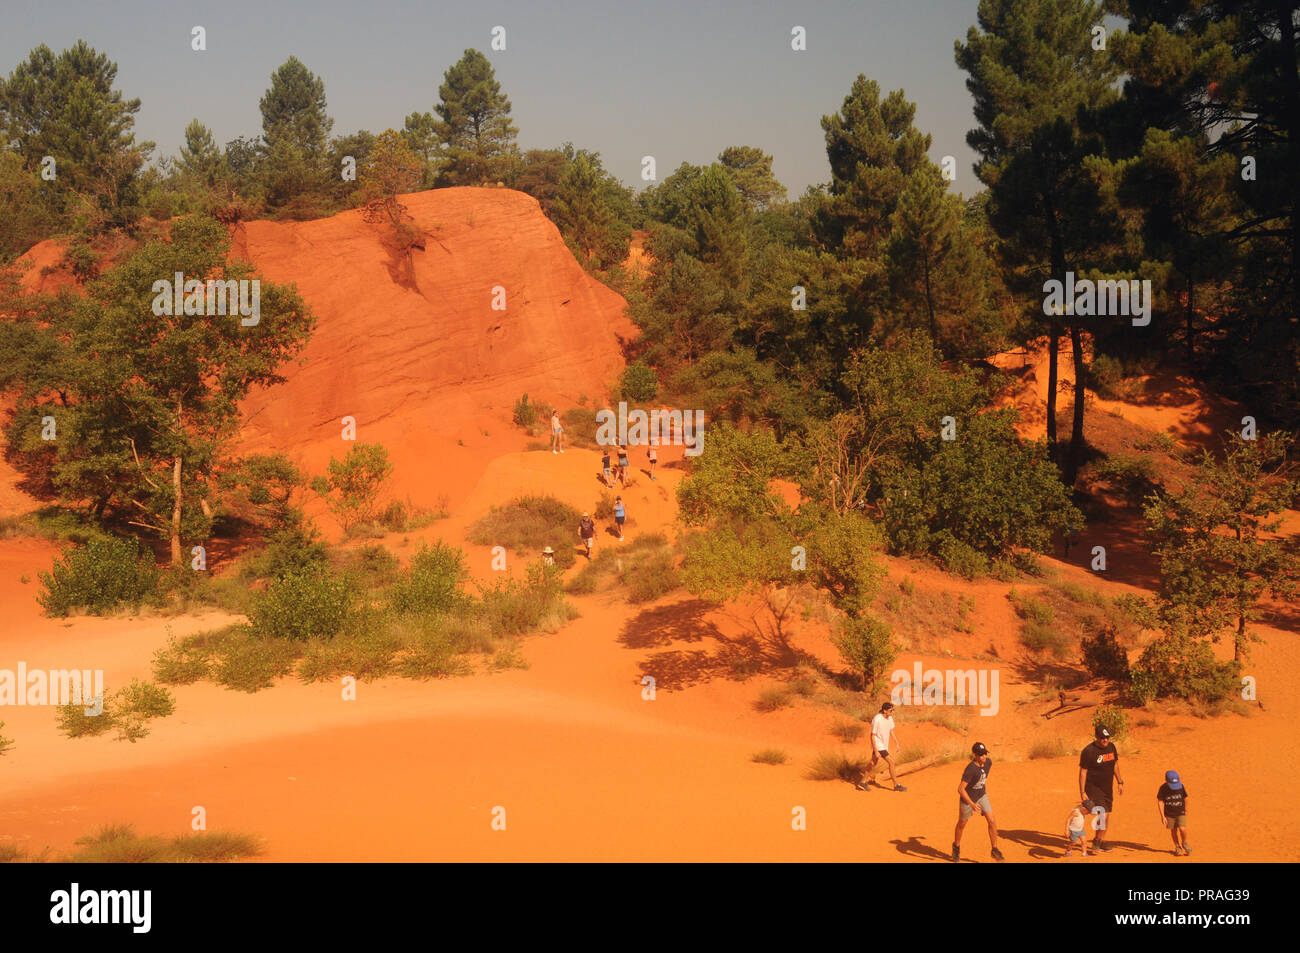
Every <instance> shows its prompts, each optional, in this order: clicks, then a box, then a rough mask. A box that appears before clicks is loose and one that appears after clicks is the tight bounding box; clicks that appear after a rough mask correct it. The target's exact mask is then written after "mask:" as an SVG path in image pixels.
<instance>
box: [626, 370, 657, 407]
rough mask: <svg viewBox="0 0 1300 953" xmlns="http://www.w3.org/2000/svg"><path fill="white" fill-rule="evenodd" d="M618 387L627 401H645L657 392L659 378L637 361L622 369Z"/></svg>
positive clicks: (652, 397) (653, 396) (653, 397)
mask: <svg viewBox="0 0 1300 953" xmlns="http://www.w3.org/2000/svg"><path fill="white" fill-rule="evenodd" d="M619 389H620V391H621V393H622V396H623V399H624V400H626V401H628V402H629V403H645V402H646V401H651V400H654V399H655V397H656V396H658V394H659V378H658V377H657V376H655V372H654V370H652V369H651V368H650V367H649V366H647V365H645V364H643V363H641V362H640V361H637V362H635V363H633V364H629V365H628V366H627V367H626V368H625V369H624V371H623V377H622V380H621V381H620V383H619Z"/></svg>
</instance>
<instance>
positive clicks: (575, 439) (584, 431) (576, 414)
mask: <svg viewBox="0 0 1300 953" xmlns="http://www.w3.org/2000/svg"><path fill="white" fill-rule="evenodd" d="M560 422H561V423H562V424H563V425H564V443H565V446H569V447H586V448H587V449H595V448H597V447H599V446H600V445H599V444H597V443H596V412H595V411H594V410H590V409H588V408H585V407H571V408H569V409H568V410H566V411H565V412H564V413H562V414H560Z"/></svg>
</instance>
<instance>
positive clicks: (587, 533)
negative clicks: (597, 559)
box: [578, 513, 596, 562]
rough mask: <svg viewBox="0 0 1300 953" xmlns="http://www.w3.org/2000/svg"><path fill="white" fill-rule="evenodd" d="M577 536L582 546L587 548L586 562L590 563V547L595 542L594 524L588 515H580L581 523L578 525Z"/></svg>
mask: <svg viewBox="0 0 1300 953" xmlns="http://www.w3.org/2000/svg"><path fill="white" fill-rule="evenodd" d="M578 535H579V536H581V537H582V545H583V546H585V547H586V548H587V562H591V547H592V546H593V545H594V544H595V542H596V523H595V521H594V520H592V518H591V515H590V514H589V513H583V514H582V522H581V523H579V524H578Z"/></svg>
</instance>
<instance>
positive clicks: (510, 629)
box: [481, 563, 569, 635]
mask: <svg viewBox="0 0 1300 953" xmlns="http://www.w3.org/2000/svg"><path fill="white" fill-rule="evenodd" d="M481 605H482V611H483V614H484V618H486V619H487V620H488V623H489V625H490V626H491V629H492V632H493V634H494V635H522V634H524V633H525V632H531V631H536V630H537V629H539V628H547V627H554V628H558V627H559V625H560V624H563V622H564V621H567V620H568V618H569V616H568V611H567V605H566V603H565V601H564V596H563V593H562V590H561V579H560V573H559V571H558V570H557V569H555V568H554V567H548V566H543V565H542V564H541V563H534V564H533V565H531V566H529V567H528V573H527V578H526V579H524V580H523V581H520V580H518V579H514V578H508V579H502V580H500V581H499V582H497V583H496V584H495V585H493V586H490V587H488V588H486V589H484V590H483V592H482V603H481Z"/></svg>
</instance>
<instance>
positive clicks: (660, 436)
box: [596, 400, 704, 457]
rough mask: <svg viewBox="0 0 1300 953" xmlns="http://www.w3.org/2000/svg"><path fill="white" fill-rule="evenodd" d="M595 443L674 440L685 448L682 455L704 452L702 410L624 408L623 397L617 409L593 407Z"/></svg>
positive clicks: (620, 445) (619, 445) (625, 444)
mask: <svg viewBox="0 0 1300 953" xmlns="http://www.w3.org/2000/svg"><path fill="white" fill-rule="evenodd" d="M596 425H597V426H596V443H598V444H600V445H601V446H604V447H608V446H617V447H628V446H640V445H642V444H646V443H658V444H660V445H663V444H677V445H681V446H684V447H685V448H686V456H688V457H697V456H699V455H700V454H701V453H703V452H704V411H702V410H686V411H682V410H652V411H650V412H649V413H647V412H646V411H644V410H631V411H629V410H628V409H627V401H625V400H620V401H619V402H618V412H617V413H615V412H614V411H612V410H608V409H606V410H598V411H596Z"/></svg>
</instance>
